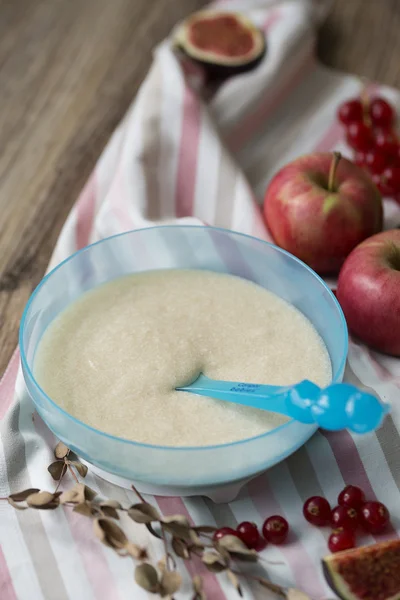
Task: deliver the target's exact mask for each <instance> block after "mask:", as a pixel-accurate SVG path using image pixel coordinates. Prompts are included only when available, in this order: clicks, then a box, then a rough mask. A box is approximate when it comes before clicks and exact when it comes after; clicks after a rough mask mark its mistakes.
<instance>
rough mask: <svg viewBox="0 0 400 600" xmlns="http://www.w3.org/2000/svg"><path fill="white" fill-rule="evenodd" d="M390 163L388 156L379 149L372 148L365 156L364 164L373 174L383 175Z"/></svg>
mask: <svg viewBox="0 0 400 600" xmlns="http://www.w3.org/2000/svg"><path fill="white" fill-rule="evenodd" d="M389 163H390V160H389V159H388V156H387V155H386V154H385V153H384V152H382V151H381V150H378V149H377V148H371V150H368V152H367V153H366V154H365V158H364V164H365V166H366V167H367V169H368V170H369V171H371V173H382V172H383V171H384V170H385V168H386V167H387V166H388V165H389Z"/></svg>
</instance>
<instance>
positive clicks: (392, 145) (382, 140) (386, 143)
mask: <svg viewBox="0 0 400 600" xmlns="http://www.w3.org/2000/svg"><path fill="white" fill-rule="evenodd" d="M375 146H376V148H377V149H378V150H381V151H382V152H384V153H385V154H386V155H389V156H394V155H396V153H397V148H398V142H397V140H396V137H395V136H394V135H393V133H391V132H390V131H383V130H378V131H377V132H376V133H375Z"/></svg>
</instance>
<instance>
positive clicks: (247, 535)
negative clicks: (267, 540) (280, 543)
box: [236, 521, 260, 549]
mask: <svg viewBox="0 0 400 600" xmlns="http://www.w3.org/2000/svg"><path fill="white" fill-rule="evenodd" d="M236 532H237V533H238V535H239V537H240V539H241V540H242V542H243V543H244V544H246V546H247V547H248V548H250V549H252V548H255V547H256V546H257V545H258V543H259V541H260V534H259V532H258V529H257V525H256V524H255V523H250V522H249V521H243V523H240V525H238V526H237V528H236Z"/></svg>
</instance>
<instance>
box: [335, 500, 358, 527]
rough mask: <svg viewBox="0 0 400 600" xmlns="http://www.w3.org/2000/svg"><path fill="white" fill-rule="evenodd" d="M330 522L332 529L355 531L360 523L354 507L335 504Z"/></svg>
mask: <svg viewBox="0 0 400 600" xmlns="http://www.w3.org/2000/svg"><path fill="white" fill-rule="evenodd" d="M331 524H332V527H333V528H334V529H345V530H346V531H347V530H350V531H355V530H356V529H357V527H358V526H359V524H360V517H359V514H358V512H357V511H356V509H355V508H350V507H348V506H337V507H336V508H334V509H333V511H332V515H331Z"/></svg>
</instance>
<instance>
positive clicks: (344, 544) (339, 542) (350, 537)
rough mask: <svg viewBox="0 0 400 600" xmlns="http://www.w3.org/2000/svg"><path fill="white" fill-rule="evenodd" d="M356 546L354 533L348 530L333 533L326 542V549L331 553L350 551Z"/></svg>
mask: <svg viewBox="0 0 400 600" xmlns="http://www.w3.org/2000/svg"><path fill="white" fill-rule="evenodd" d="M355 545H356V538H355V535H354V531H350V530H349V529H339V530H337V531H334V532H333V533H332V534H331V535H330V536H329V540H328V548H329V550H330V551H331V552H342V551H343V550H350V548H354V546H355Z"/></svg>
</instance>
